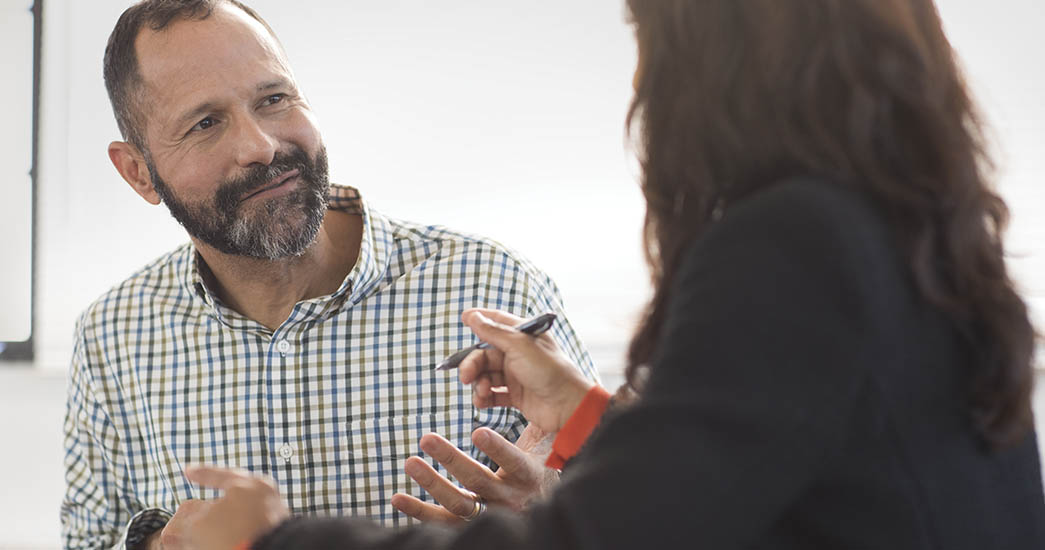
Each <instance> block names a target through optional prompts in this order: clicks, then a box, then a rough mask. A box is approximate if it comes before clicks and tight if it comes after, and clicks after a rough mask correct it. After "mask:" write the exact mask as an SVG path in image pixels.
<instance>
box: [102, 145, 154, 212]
mask: <svg viewBox="0 0 1045 550" xmlns="http://www.w3.org/2000/svg"><path fill="white" fill-rule="evenodd" d="M109 160H111V161H112V165H113V166H115V167H116V171H117V172H119V173H120V175H121V176H123V179H124V180H126V181H127V183H128V184H130V186H131V189H134V192H135V193H138V195H140V196H141V198H143V199H145V200H146V201H148V202H149V203H150V204H160V195H159V194H157V193H156V188H155V187H153V186H152V177H151V176H150V175H149V167H148V166H147V165H146V164H145V156H144V155H142V153H141V151H138V148H137V147H135V146H134V145H131V144H130V143H127V142H126V141H114V142H112V143H110V144H109Z"/></svg>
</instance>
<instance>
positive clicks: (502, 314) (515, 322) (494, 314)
mask: <svg viewBox="0 0 1045 550" xmlns="http://www.w3.org/2000/svg"><path fill="white" fill-rule="evenodd" d="M473 311H474V312H478V313H481V314H483V315H484V316H486V317H487V318H488V319H490V320H491V321H495V322H498V323H501V324H502V325H507V326H509V327H515V326H519V325H521V324H522V323H524V322H526V319H523V318H522V317H519V316H516V315H512V314H511V313H508V312H507V311H501V310H499V309H488V308H484V307H473V308H469V309H466V310H464V311H463V312H462V313H461V318H462V319H464V316H465V315H468V314H469V313H470V312H473Z"/></svg>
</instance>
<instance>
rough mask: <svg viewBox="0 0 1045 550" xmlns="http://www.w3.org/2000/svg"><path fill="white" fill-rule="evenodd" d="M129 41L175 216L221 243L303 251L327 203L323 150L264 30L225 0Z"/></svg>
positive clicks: (261, 254)
mask: <svg viewBox="0 0 1045 550" xmlns="http://www.w3.org/2000/svg"><path fill="white" fill-rule="evenodd" d="M136 47H137V53H138V62H139V67H140V71H141V74H142V78H143V81H144V84H143V93H144V102H143V105H144V107H143V111H144V120H145V136H146V149H147V150H146V151H144V154H145V161H146V164H147V166H148V169H149V174H150V176H151V179H152V183H153V186H154V188H155V190H156V192H157V194H159V196H160V197H161V198H162V199H163V202H164V203H165V204H166V205H167V207H168V208H169V209H170V212H171V214H172V215H173V216H174V217H175V219H177V220H178V222H180V223H181V224H182V225H183V226H184V227H185V229H186V230H187V231H188V232H189V234H190V235H192V236H193V237H195V238H196V239H198V240H199V241H202V242H203V243H205V244H207V245H210V246H212V247H214V248H215V249H217V250H219V251H221V252H224V253H227V254H234V255H240V256H249V257H255V258H266V259H278V258H285V257H288V256H297V255H300V254H301V253H303V252H304V251H305V250H306V249H307V248H308V246H309V245H311V243H312V242H313V241H314V239H315V236H316V234H317V233H318V231H319V227H320V225H321V223H322V220H323V216H324V214H325V212H326V205H327V193H328V190H329V181H328V177H327V162H326V151H325V149H324V148H323V145H322V141H321V139H320V136H319V131H318V130H317V128H316V126H315V123H314V121H313V118H312V112H311V110H310V108H309V106H308V104H307V103H306V102H305V99H304V98H303V97H301V95H300V92H299V91H298V90H297V86H296V84H295V82H294V79H293V76H292V74H291V72H290V69H289V67H287V64H286V60H285V58H284V56H283V55H282V52H281V50H280V48H279V46H278V44H277V43H276V42H275V40H274V39H273V38H272V37H271V36H270V35H269V33H268V31H267V30H266V29H265V28H264V27H263V26H262V25H261V24H260V23H258V22H257V21H255V20H254V19H252V18H250V16H248V15H247V14H245V13H243V12H242V11H240V10H239V9H237V8H235V7H234V6H230V5H228V4H222V5H219V7H217V8H216V9H215V10H214V13H213V14H212V15H211V16H210V17H208V18H207V19H204V20H202V21H194V20H180V21H176V22H174V23H172V24H171V25H170V26H168V27H167V28H166V29H164V30H162V31H159V32H154V31H151V30H149V29H145V30H143V31H142V33H141V35H139V37H138V39H137V41H136Z"/></svg>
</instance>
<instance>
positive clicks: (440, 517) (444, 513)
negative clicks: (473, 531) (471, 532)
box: [392, 493, 464, 525]
mask: <svg viewBox="0 0 1045 550" xmlns="http://www.w3.org/2000/svg"><path fill="white" fill-rule="evenodd" d="M392 507H393V508H395V509H396V510H399V511H400V512H402V513H404V514H406V515H408V516H410V517H412V518H414V519H416V520H420V521H424V522H429V521H437V522H440V523H448V524H451V525H455V524H458V523H464V520H463V519H461V517H460V516H455V515H453V514H451V513H450V511H449V510H447V509H446V508H443V507H442V506H439V505H436V504H431V503H428V502H424V501H422V500H421V499H419V498H416V497H413V496H410V495H407V494H403V493H396V494H394V495H392Z"/></svg>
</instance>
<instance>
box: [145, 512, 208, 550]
mask: <svg viewBox="0 0 1045 550" xmlns="http://www.w3.org/2000/svg"><path fill="white" fill-rule="evenodd" d="M213 504H214V503H213V502H210V501H206V500H186V501H184V502H182V503H181V505H180V506H178V509H177V510H176V511H175V512H174V516H173V517H171V520H170V521H168V522H167V525H165V526H164V527H163V529H160V530H159V531H156V532H155V533H153V534H151V535H149V537H148V538H146V539H145V541H144V544H142V545H140V546H139V548H147V549H148V550H191V549H193V548H194V547H193V546H192V545H191V543H190V542H189V540H188V534H189V533H191V532H192V526H193V524H194V523H195V522H196V520H197V519H199V518H200V516H202V515H203V514H204V513H205V512H206V511H207V509H208V508H210V507H211V506H212V505H213Z"/></svg>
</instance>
